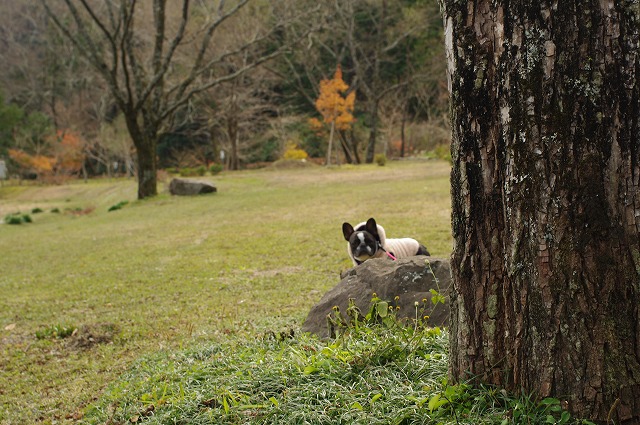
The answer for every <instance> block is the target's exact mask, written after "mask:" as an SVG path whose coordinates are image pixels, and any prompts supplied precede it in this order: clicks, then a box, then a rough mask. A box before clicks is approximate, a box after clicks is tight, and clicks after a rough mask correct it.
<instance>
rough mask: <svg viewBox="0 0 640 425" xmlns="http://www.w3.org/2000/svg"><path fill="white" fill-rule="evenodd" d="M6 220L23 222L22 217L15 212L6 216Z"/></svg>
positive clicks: (14, 222)
mask: <svg viewBox="0 0 640 425" xmlns="http://www.w3.org/2000/svg"><path fill="white" fill-rule="evenodd" d="M4 222H5V223H7V224H22V217H21V216H19V215H15V214H9V215H7V216H5V218H4Z"/></svg>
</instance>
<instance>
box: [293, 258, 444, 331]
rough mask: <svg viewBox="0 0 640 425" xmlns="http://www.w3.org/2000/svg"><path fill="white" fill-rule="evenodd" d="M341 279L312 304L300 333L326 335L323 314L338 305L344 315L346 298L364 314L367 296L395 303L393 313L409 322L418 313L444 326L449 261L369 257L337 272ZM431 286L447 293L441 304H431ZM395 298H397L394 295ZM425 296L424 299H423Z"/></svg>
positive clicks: (432, 323) (367, 300) (345, 315)
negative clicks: (394, 259)
mask: <svg viewBox="0 0 640 425" xmlns="http://www.w3.org/2000/svg"><path fill="white" fill-rule="evenodd" d="M341 278H342V280H341V281H340V283H338V285H336V286H335V287H334V288H333V289H331V290H330V291H329V292H327V293H326V294H325V295H324V296H323V297H322V299H321V300H320V301H319V302H318V304H316V305H315V306H313V308H312V309H311V311H310V312H309V315H308V316H307V319H306V320H305V322H304V324H303V325H302V331H303V332H310V333H313V334H316V335H317V336H319V337H321V338H328V337H330V336H331V335H330V330H329V326H328V324H327V315H328V314H332V313H333V308H334V306H338V308H339V309H340V314H341V315H342V316H343V317H345V318H347V308H348V307H349V299H353V301H354V304H355V306H356V307H358V309H360V311H361V313H362V315H366V314H367V312H368V311H369V309H370V308H371V298H372V296H373V294H374V293H375V294H376V295H377V296H378V298H380V299H381V300H383V301H387V302H389V305H391V306H393V307H394V309H395V307H396V306H399V307H400V309H399V310H396V316H397V317H398V318H401V319H407V320H408V321H411V320H412V319H415V318H416V306H415V302H418V315H419V317H422V316H423V315H429V320H428V324H429V325H430V326H446V325H447V324H448V320H449V300H448V293H449V287H450V285H451V269H450V266H449V261H448V260H444V259H440V258H432V257H426V256H416V257H409V258H403V259H399V260H397V261H391V260H389V259H387V258H379V259H371V260H368V261H365V262H364V263H363V264H361V265H359V266H356V267H354V268H351V269H349V270H347V271H346V272H344V273H343V274H342V275H341ZM431 289H435V290H436V291H438V292H439V293H440V294H442V295H445V296H447V299H446V300H445V303H444V304H442V303H439V304H437V306H435V307H434V305H433V303H432V302H431V298H432V294H431V292H430V290H431ZM396 297H398V300H395V298H396ZM425 299H426V302H423V300H425Z"/></svg>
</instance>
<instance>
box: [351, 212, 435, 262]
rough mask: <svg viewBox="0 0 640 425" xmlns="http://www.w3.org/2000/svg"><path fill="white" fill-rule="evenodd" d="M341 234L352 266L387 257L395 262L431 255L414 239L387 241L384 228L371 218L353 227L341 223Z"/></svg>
mask: <svg viewBox="0 0 640 425" xmlns="http://www.w3.org/2000/svg"><path fill="white" fill-rule="evenodd" d="M342 234H343V235H344V238H345V240H346V241H347V252H348V253H349V258H351V261H353V265H354V266H357V265H360V264H362V263H364V262H365V261H366V260H368V259H370V258H381V257H384V256H388V257H389V258H391V259H393V260H395V259H397V258H405V257H411V256H414V255H431V254H429V251H428V250H427V248H426V247H425V246H424V245H422V244H421V243H420V242H418V241H417V240H415V239H412V238H401V239H387V237H386V234H385V231H384V228H383V227H382V226H380V225H379V224H377V223H376V221H375V219H373V218H370V219H369V220H367V221H366V222H362V223H360V224H357V225H356V226H355V227H353V226H351V224H349V223H342Z"/></svg>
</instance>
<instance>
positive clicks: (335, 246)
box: [0, 162, 451, 424]
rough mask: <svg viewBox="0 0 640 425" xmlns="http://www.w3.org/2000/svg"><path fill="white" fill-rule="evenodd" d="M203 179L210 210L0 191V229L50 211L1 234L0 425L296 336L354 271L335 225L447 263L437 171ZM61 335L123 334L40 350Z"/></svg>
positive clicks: (115, 186)
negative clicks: (142, 360)
mask: <svg viewBox="0 0 640 425" xmlns="http://www.w3.org/2000/svg"><path fill="white" fill-rule="evenodd" d="M210 179H211V180H212V181H213V182H214V183H215V184H216V185H217V187H218V193H216V194H212V195H208V196H202V197H194V198H179V197H171V196H170V195H168V194H166V191H165V190H164V189H163V190H161V192H162V193H163V194H161V195H159V196H158V197H156V198H154V199H150V200H145V201H136V200H135V193H136V186H135V182H134V181H133V180H119V181H115V180H114V181H109V180H104V181H101V180H98V181H91V182H89V183H82V182H78V183H72V184H68V185H65V186H54V187H42V186H22V187H20V188H17V189H16V188H15V187H2V188H0V215H1V216H3V217H4V216H5V215H6V214H10V213H14V212H17V211H23V212H26V211H31V210H32V209H33V208H41V209H43V210H44V211H45V212H44V213H42V214H37V215H35V216H33V217H32V218H33V223H29V225H26V226H25V225H22V226H9V225H6V224H2V225H0V252H1V253H2V254H1V255H0V270H1V271H2V272H1V273H0V423H2V424H20V423H32V422H35V421H42V422H44V423H53V422H64V421H65V420H68V421H73V417H74V416H76V417H78V416H79V415H81V414H82V412H83V411H84V408H85V407H86V406H87V405H89V404H90V403H92V402H94V401H95V400H96V399H98V398H99V397H100V396H101V394H102V392H103V391H104V389H105V388H106V387H107V386H108V384H109V383H111V382H113V381H114V380H115V379H116V378H117V377H118V376H119V375H120V374H121V373H123V372H124V371H125V370H127V368H128V367H129V366H130V365H131V363H132V362H133V361H134V360H135V359H137V358H139V357H140V356H142V355H145V354H149V353H153V352H156V351H158V350H174V349H177V348H178V347H180V346H185V345H188V344H191V343H193V342H194V341H200V340H206V341H209V340H215V341H217V340H220V339H224V338H226V335H227V334H229V333H234V332H239V331H241V330H247V331H250V332H253V331H255V332H256V333H259V332H260V330H261V327H263V326H264V325H263V323H264V321H265V320H267V321H269V320H275V319H277V320H280V321H282V322H285V323H289V324H291V326H299V325H300V324H301V322H302V320H303V319H304V317H305V315H306V313H307V312H308V310H309V309H310V307H311V306H312V305H313V304H314V303H315V302H317V301H318V300H319V299H320V297H321V296H322V294H323V293H324V292H326V291H327V290H328V289H330V288H331V287H332V286H334V285H335V284H336V283H337V282H338V281H339V273H340V272H341V271H342V270H344V269H346V268H348V267H350V262H349V260H348V257H347V255H346V242H345V241H344V240H343V239H342V234H341V225H342V222H343V221H350V222H359V221H362V220H365V219H366V218H368V217H369V216H374V217H376V219H377V220H378V221H379V222H380V223H382V225H384V226H385V228H386V229H387V232H388V234H389V235H390V236H394V235H398V236H414V237H416V238H417V239H419V240H421V241H422V242H423V243H424V244H426V245H427V247H428V248H429V250H430V251H431V252H432V254H434V255H436V256H443V257H447V256H448V255H449V251H450V247H451V236H450V230H449V228H450V226H449V221H450V203H449V184H448V179H449V166H448V164H446V163H444V162H418V163H389V164H387V166H385V167H378V166H376V165H372V166H361V167H341V168H332V169H329V170H327V169H324V168H320V167H318V168H313V169H302V170H279V171H271V170H259V171H250V172H249V171H247V172H238V173H222V174H220V175H218V176H216V177H214V178H210ZM125 200H128V201H129V204H128V205H127V206H126V208H122V209H121V210H119V211H117V212H111V213H109V212H108V209H109V207H111V206H113V205H114V204H117V203H119V202H122V201H125ZM54 208H58V209H59V210H60V211H61V212H62V213H61V214H53V213H51V212H50V211H51V210H52V209H54ZM89 208H95V210H93V212H91V213H89V214H86V215H73V214H70V213H69V211H70V210H75V209H80V210H84V209H89ZM65 211H67V212H66V213H65ZM59 324H65V325H68V326H75V327H77V328H78V329H89V330H92V329H93V330H95V329H101V327H104V326H108V325H113V327H114V328H116V327H117V329H118V332H114V333H111V334H109V335H107V336H104V337H101V338H94V339H96V340H98V341H100V343H95V344H93V345H90V344H79V343H78V342H77V340H78V338H81V337H82V332H79V333H78V335H76V336H72V337H68V338H64V339H58V338H43V339H38V338H36V332H38V331H42V330H43V329H48V328H52V327H54V326H57V325H59ZM5 328H6V329H5ZM87 332H88V331H87ZM98 333H99V332H98ZM86 339H87V340H88V339H89V338H86ZM83 341H84V340H83Z"/></svg>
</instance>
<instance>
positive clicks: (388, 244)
mask: <svg viewBox="0 0 640 425" xmlns="http://www.w3.org/2000/svg"><path fill="white" fill-rule="evenodd" d="M366 224H367V222H366V221H363V222H362V223H358V224H357V225H355V226H353V230H354V231H355V232H356V233H358V232H363V231H364V230H365V227H366ZM376 226H377V228H378V236H379V237H380V244H381V245H382V247H383V248H384V249H385V251H387V252H392V253H393V256H394V257H396V258H405V257H411V256H413V255H416V252H418V249H419V248H420V243H419V242H418V241H417V240H415V239H412V238H397V239H395V238H390V239H387V234H386V233H385V231H384V227H382V226H380V225H379V224H376ZM347 252H348V253H349V258H351V261H353V265H354V266H357V265H358V262H357V261H356V259H355V258H354V257H353V252H351V245H350V244H349V242H347ZM386 255H387V254H386V253H385V252H384V251H382V250H381V249H379V250H378V251H377V252H376V253H375V255H374V256H373V257H371V258H381V257H385V256H386Z"/></svg>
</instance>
